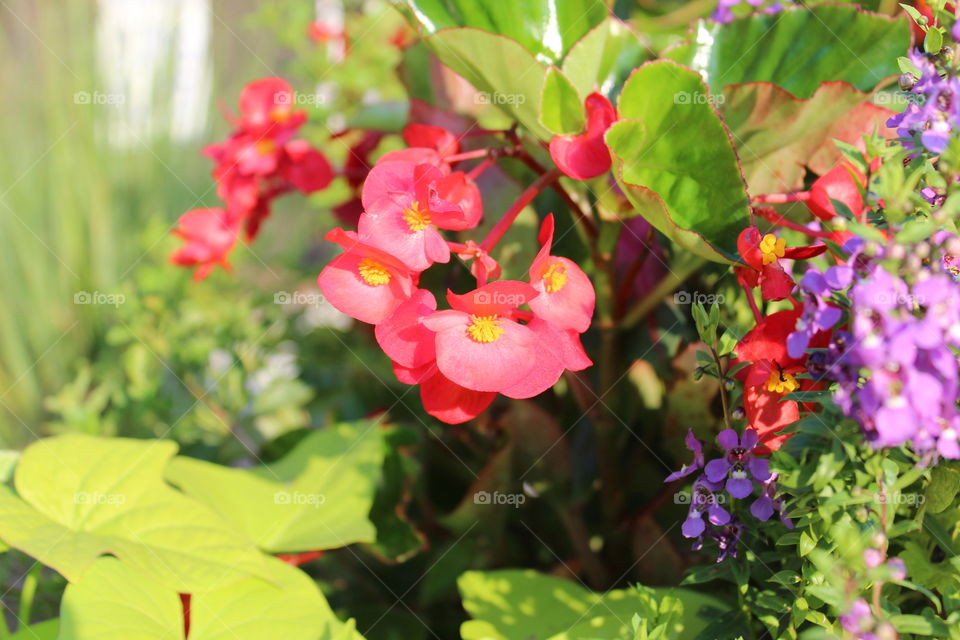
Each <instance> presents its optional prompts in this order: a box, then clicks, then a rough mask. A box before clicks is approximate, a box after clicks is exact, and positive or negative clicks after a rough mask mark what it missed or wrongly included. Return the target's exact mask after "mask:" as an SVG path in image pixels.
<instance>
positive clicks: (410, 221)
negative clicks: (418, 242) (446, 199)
mask: <svg viewBox="0 0 960 640" xmlns="http://www.w3.org/2000/svg"><path fill="white" fill-rule="evenodd" d="M403 221H404V222H406V223H407V226H408V227H410V230H411V231H423V230H424V229H426V228H427V227H429V226H430V212H429V211H427V210H426V209H424V208H423V207H421V206H420V203H419V202H417V201H416V200H411V201H410V206H408V207H407V208H406V209H404V210H403Z"/></svg>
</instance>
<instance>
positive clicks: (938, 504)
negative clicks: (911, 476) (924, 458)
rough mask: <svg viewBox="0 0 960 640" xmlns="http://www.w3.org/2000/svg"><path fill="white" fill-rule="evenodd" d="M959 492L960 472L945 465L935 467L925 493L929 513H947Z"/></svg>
mask: <svg viewBox="0 0 960 640" xmlns="http://www.w3.org/2000/svg"><path fill="white" fill-rule="evenodd" d="M957 491H960V471H957V469H956V468H955V467H953V466H947V465H945V464H941V465H938V466H936V467H934V468H933V471H932V472H931V475H930V483H929V484H928V485H927V490H926V492H925V493H924V497H925V499H926V503H927V511H929V512H930V513H941V512H943V511H945V510H946V509H947V507H949V506H950V505H951V504H953V500H954V498H956V496H957Z"/></svg>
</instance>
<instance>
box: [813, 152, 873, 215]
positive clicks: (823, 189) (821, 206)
mask: <svg viewBox="0 0 960 640" xmlns="http://www.w3.org/2000/svg"><path fill="white" fill-rule="evenodd" d="M866 181H867V179H866V176H864V175H863V174H862V173H861V172H860V171H859V170H858V169H857V168H856V167H853V166H851V165H850V164H849V163H842V164H838V165H837V166H835V167H834V168H833V169H831V170H830V171H828V172H826V173H825V174H823V175H822V176H820V177H819V178H817V179H816V180H814V182H813V185H811V187H810V198H809V199H808V200H805V203H806V205H807V208H808V209H810V213H812V214H813V215H815V216H816V217H818V218H820V219H821V220H833V219H834V218H835V217H836V216H837V211H836V209H835V208H834V206H833V203H832V202H830V200H836V201H837V202H842V203H843V204H845V205H846V206H847V208H848V209H850V212H851V213H852V214H853V215H854V216H858V217H859V216H860V214H861V213H862V212H863V196H862V195H860V190H861V189H862V188H864V186H865V185H866Z"/></svg>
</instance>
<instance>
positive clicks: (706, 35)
mask: <svg viewBox="0 0 960 640" xmlns="http://www.w3.org/2000/svg"><path fill="white" fill-rule="evenodd" d="M909 44H910V30H909V26H908V25H907V23H906V21H905V20H901V19H893V18H889V17H887V16H882V15H879V14H875V13H868V12H865V11H862V10H861V9H859V8H858V7H855V6H850V5H847V6H838V5H821V6H816V7H812V8H806V7H799V6H797V7H788V8H786V9H784V10H783V11H781V12H779V13H776V14H763V13H760V14H754V15H753V16H750V17H749V18H744V19H742V20H734V21H733V22H731V23H729V24H714V23H708V22H705V21H701V22H699V23H698V24H697V26H696V27H695V28H694V31H693V33H692V34H691V37H690V42H689V43H687V44H684V45H681V46H679V47H676V48H673V49H671V50H669V51H668V52H667V53H666V55H667V56H668V57H670V58H673V59H674V60H677V61H678V62H681V63H683V64H686V65H689V66H690V67H692V68H693V69H695V70H697V71H699V72H701V73H702V74H703V77H704V78H705V79H706V81H707V83H708V84H709V85H710V86H711V87H712V88H713V90H714V91H716V92H720V91H721V90H723V89H724V87H726V86H727V85H731V84H740V83H744V82H772V83H773V84H776V85H777V86H779V87H782V88H783V89H786V90H787V91H789V92H790V93H792V94H793V95H794V96H796V97H798V98H809V97H810V96H812V95H813V93H814V92H815V91H816V90H817V87H819V86H820V84H821V83H823V82H836V81H840V82H846V83H849V84H851V85H853V86H854V87H856V88H857V89H860V90H861V91H872V90H873V89H874V88H875V87H876V86H877V85H879V84H880V83H881V82H883V81H884V80H885V79H886V78H889V77H891V76H893V75H896V74H897V72H898V69H897V56H899V55H901V54H902V53H903V51H905V50H906V49H907V47H908V46H909Z"/></svg>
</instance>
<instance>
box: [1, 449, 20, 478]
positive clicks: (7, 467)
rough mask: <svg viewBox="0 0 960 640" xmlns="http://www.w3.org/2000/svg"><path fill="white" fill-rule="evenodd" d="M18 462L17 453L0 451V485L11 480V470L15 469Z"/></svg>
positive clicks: (18, 453) (7, 450) (6, 450)
mask: <svg viewBox="0 0 960 640" xmlns="http://www.w3.org/2000/svg"><path fill="white" fill-rule="evenodd" d="M19 460H20V452H19V451H11V450H9V449H5V450H2V451H0V483H4V482H10V480H11V479H12V478H13V470H14V469H16V468H17V462H18V461H19Z"/></svg>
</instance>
